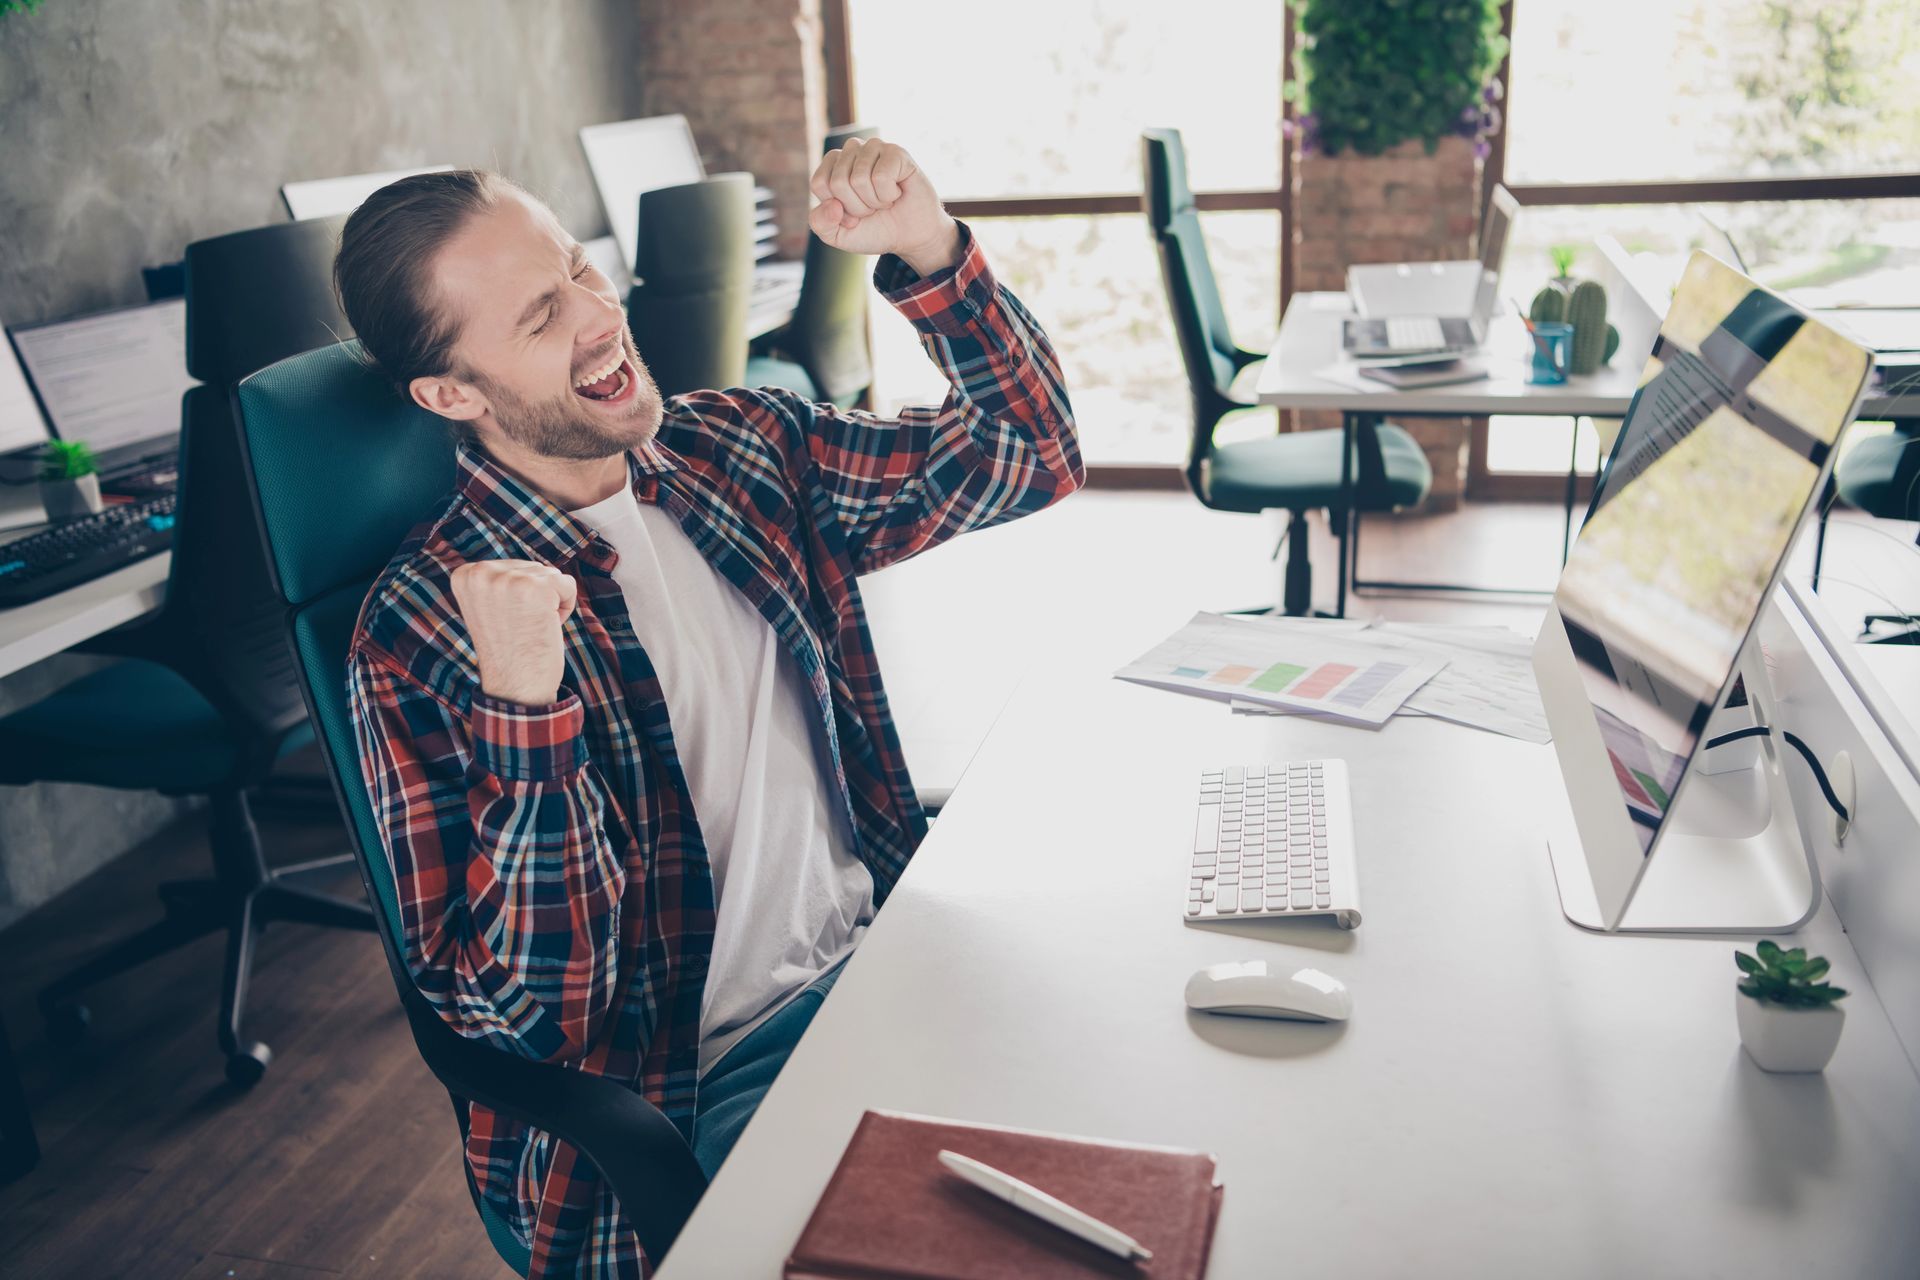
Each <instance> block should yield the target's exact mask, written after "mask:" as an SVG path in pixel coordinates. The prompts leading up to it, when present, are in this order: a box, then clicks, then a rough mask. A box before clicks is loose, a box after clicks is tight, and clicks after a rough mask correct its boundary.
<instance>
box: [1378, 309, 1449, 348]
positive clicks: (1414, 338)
mask: <svg viewBox="0 0 1920 1280" xmlns="http://www.w3.org/2000/svg"><path fill="white" fill-rule="evenodd" d="M1446 345H1447V331H1446V330H1445V329H1443V328H1441V326H1440V321H1439V320H1437V319H1435V318H1434V317H1432V316H1391V317H1389V318H1388V319H1387V349H1388V350H1389V351H1437V350H1439V349H1440V348H1442V347H1444V346H1446Z"/></svg>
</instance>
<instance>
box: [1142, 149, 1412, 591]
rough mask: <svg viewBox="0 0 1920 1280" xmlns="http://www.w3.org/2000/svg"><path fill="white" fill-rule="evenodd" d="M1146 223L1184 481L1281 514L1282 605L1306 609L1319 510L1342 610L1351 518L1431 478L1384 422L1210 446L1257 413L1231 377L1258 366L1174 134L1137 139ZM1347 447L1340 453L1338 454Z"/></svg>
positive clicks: (1244, 506) (1385, 506)
mask: <svg viewBox="0 0 1920 1280" xmlns="http://www.w3.org/2000/svg"><path fill="white" fill-rule="evenodd" d="M1141 149H1142V161H1143V164H1144V167H1145V171H1146V190H1147V221H1148V224H1149V225H1150V227H1151V229H1152V231H1153V241H1154V246H1155V247H1156V248H1157V249H1158V251H1159V254H1160V273H1161V278H1162V280H1163V281H1164V283H1165V285H1166V290H1167V304H1168V306H1169V308H1170V309H1171V310H1172V312H1173V327H1174V332H1175V334H1176V335H1177V337H1178V339H1179V343H1180V359H1181V363H1182V364H1183V365H1184V366H1185V369H1186V375H1187V387H1188V390H1189V392H1190V393H1191V395H1192V400H1193V434H1192V437H1191V440H1190V443H1189V447H1188V450H1187V465H1186V479H1187V485H1188V487H1189V488H1191V489H1192V490H1193V493H1194V496H1195V497H1197V498H1199V499H1200V501H1201V502H1202V503H1203V504H1204V505H1206V506H1207V507H1209V508H1211V509H1213V510H1215V511H1239V512H1251V513H1257V512H1261V511H1274V510H1279V511H1286V512H1289V513H1291V516H1292V519H1291V521H1290V522H1289V524H1288V527H1287V534H1286V539H1287V571H1286V588H1285V592H1284V595H1283V608H1284V609H1285V611H1286V612H1287V613H1289V614H1293V615H1302V614H1307V613H1311V612H1312V609H1313V570H1312V565H1311V561H1310V560H1309V557H1308V536H1307V528H1308V526H1307V513H1308V512H1310V511H1325V512H1327V514H1328V518H1329V520H1330V521H1331V522H1332V525H1333V529H1334V533H1335V534H1336V535H1337V536H1338V538H1339V540H1340V581H1339V588H1338V590H1339V595H1338V604H1337V606H1336V608H1335V613H1336V614H1337V615H1344V614H1345V613H1346V607H1347V581H1348V577H1349V567H1348V563H1347V548H1348V542H1349V534H1350V530H1351V526H1352V519H1353V513H1354V512H1356V511H1397V510H1400V509H1401V508H1403V507H1411V506H1415V505H1417V504H1418V503H1420V502H1421V501H1423V500H1424V499H1425V498H1426V496H1427V489H1428V488H1429V486H1431V485H1432V483H1433V469H1432V467H1431V466H1430V465H1429V464H1428V462H1427V456H1426V453H1425V451H1424V450H1422V449H1421V448H1420V446H1419V444H1418V443H1417V442H1416V441H1415V440H1414V438H1413V437H1412V436H1410V435H1408V434H1407V432H1406V431H1405V430H1404V429H1403V428H1401V427H1397V426H1395V425H1393V424H1392V423H1385V422H1376V421H1374V420H1373V419H1371V418H1360V419H1357V425H1356V427H1355V429H1354V430H1353V431H1351V432H1348V431H1346V430H1344V429H1329V430H1322V431H1294V432H1284V433H1280V434H1276V435H1272V436H1266V437H1262V438H1260V439H1257V440H1247V441H1243V442H1240V443H1237V444H1225V445H1222V444H1215V443H1214V438H1213V437H1214V431H1215V429H1216V428H1217V427H1218V426H1219V424H1220V420H1221V419H1222V418H1224V417H1226V416H1227V415H1228V414H1229V413H1234V412H1237V411H1241V410H1250V409H1255V408H1258V407H1259V406H1257V405H1255V404H1253V403H1252V402H1250V401H1246V400H1241V399H1239V398H1237V397H1236V396H1235V395H1234V394H1233V390H1232V387H1233V381H1234V378H1235V377H1236V376H1237V375H1238V374H1239V373H1240V371H1241V370H1242V369H1245V368H1246V367H1247V366H1248V365H1251V364H1253V363H1254V362H1256V361H1258V360H1261V359H1264V357H1263V356H1262V355H1261V353H1259V352H1257V351H1248V350H1246V349H1244V348H1242V347H1239V346H1237V345H1235V343H1234V341H1233V338H1232V335H1231V334H1230V333H1229V332H1228V329H1227V316H1226V310H1225V308H1224V307H1222V306H1221V303H1220V290H1219V287H1218V285H1217V284H1216V283H1215V281H1214V275H1213V264H1212V262H1211V261H1210V260H1209V259H1208V257H1207V242H1206V238H1205V236H1204V235H1203V234H1202V232H1201V229H1200V213H1199V209H1198V207H1197V206H1196V205H1195V203H1194V198H1193V190H1192V188H1191V187H1189V186H1188V184H1187V155H1186V148H1185V146H1184V145H1183V144H1182V142H1181V140H1180V131H1179V130H1178V129H1148V130H1146V131H1145V132H1144V133H1143V134H1141ZM1343 444H1344V445H1345V446H1346V447H1345V448H1344V449H1343V448H1342V445H1343Z"/></svg>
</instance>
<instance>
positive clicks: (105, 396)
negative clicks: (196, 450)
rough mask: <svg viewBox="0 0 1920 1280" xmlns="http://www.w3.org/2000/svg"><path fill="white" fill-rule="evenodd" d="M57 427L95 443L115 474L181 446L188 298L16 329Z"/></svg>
mask: <svg viewBox="0 0 1920 1280" xmlns="http://www.w3.org/2000/svg"><path fill="white" fill-rule="evenodd" d="M9 336H10V337H11V338H12V339H13V349H14V350H15V351H16V352H17V353H18V354H19V357H20V364H21V365H22V367H23V368H24V369H25V370H26V373H27V377H28V378H29V379H30V380H31V382H32V385H33V392H34V395H35V397H36V398H37V399H38V400H39V403H40V407H41V409H43V410H44V411H45V415H46V422H47V424H48V425H49V426H50V427H52V429H53V434H54V435H55V436H57V437H58V438H60V439H62V440H84V441H86V442H87V443H88V444H90V445H92V446H93V452H94V457H95V458H96V459H97V460H98V462H99V464H100V471H101V474H102V475H103V476H105V477H107V478H108V479H111V478H113V477H114V476H116V475H120V474H125V473H130V472H138V471H142V470H145V469H148V468H151V467H157V466H164V465H170V463H171V461H172V459H173V458H174V456H175V455H176V454H177V453H178V452H179V445H180V397H181V395H182V394H183V393H184V392H185V391H186V390H187V388H188V387H191V386H193V385H194V379H193V377H192V376H191V375H190V374H188V373H187V300H186V299H185V298H168V299H166V300H165V301H162V302H153V303H148V304H147V305H146V306H143V307H127V308H124V309H121V310H115V311H101V312H96V313H94V314H92V315H85V316H77V317H75V318H73V319H70V320H60V321H55V322H54V323H52V324H39V325H25V326H22V327H20V328H17V329H14V330H11V331H10V334H9Z"/></svg>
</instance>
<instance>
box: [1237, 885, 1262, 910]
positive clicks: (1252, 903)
mask: <svg viewBox="0 0 1920 1280" xmlns="http://www.w3.org/2000/svg"><path fill="white" fill-rule="evenodd" d="M1240 909H1241V910H1242V911H1258V910H1259V909H1260V891H1259V890H1258V889H1243V890H1242V891H1241V893H1240Z"/></svg>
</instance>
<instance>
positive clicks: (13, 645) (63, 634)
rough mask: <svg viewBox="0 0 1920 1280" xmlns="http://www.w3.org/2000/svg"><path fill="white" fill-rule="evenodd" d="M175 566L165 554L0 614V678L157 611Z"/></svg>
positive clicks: (170, 554) (1, 547)
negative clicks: (170, 571)
mask: <svg viewBox="0 0 1920 1280" xmlns="http://www.w3.org/2000/svg"><path fill="white" fill-rule="evenodd" d="M0 550H4V544H0ZM172 564H173V554H172V553H171V552H162V553H161V554H160V555H157V556H148V557H147V558H146V559H145V560H137V561H135V562H134V563H132V564H130V565H127V566H126V567H124V568H121V569H115V570H114V571H113V572H112V573H109V574H107V575H106V576H105V577H100V578H95V579H93V580H92V581H90V582H83V583H81V584H80V585H79V586H77V587H69V588H67V589H66V590H65V591H61V592H57V593H56V594H54V595H50V596H48V597H47V598H46V599H44V600H36V601H34V602H33V603H32V604H23V605H19V606H17V607H15V608H12V609H0V677H5V676H10V675H12V674H13V673H14V672H16V671H18V670H20V669H21V668H22V667H30V666H32V665H33V664H34V663H36V662H38V661H40V660H41V659H42V658H50V657H52V656H53V655H54V654H56V653H62V652H65V651H66V650H68V649H71V648H73V646H75V645H77V644H79V643H80V642H81V641H83V640H91V639H92V638H93V637H95V636H97V635H99V634H100V633H102V632H104V631H111V630H113V629H114V628H115V627H117V626H120V625H121V624H123V623H127V622H132V621H133V620H134V619H135V618H138V617H141V616H142V615H144V614H146V613H149V612H151V611H152V610H154V609H157V608H159V607H160V602H161V600H163V599H164V598H165V597H166V594H167V570H168V568H169V567H170V566H171V565H172Z"/></svg>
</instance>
